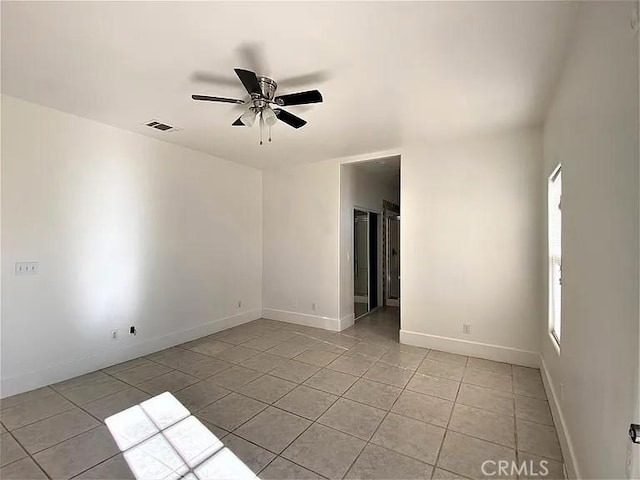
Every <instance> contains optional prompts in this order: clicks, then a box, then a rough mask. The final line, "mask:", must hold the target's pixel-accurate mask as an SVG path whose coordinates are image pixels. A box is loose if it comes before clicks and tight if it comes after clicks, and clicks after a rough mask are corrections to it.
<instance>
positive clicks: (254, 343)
mask: <svg viewBox="0 0 640 480" xmlns="http://www.w3.org/2000/svg"><path fill="white" fill-rule="evenodd" d="M280 343H282V340H280V339H278V338H273V337H258V338H254V339H253V340H249V341H248V342H246V343H243V344H242V346H243V347H246V348H253V349H254V350H260V351H261V352H264V351H265V350H269V349H270V348H273V347H275V346H276V345H279V344H280Z"/></svg>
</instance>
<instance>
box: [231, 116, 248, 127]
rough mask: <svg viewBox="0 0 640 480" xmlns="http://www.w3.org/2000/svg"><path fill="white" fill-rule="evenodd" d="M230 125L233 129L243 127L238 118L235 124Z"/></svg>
mask: <svg viewBox="0 0 640 480" xmlns="http://www.w3.org/2000/svg"><path fill="white" fill-rule="evenodd" d="M231 125H233V126H234V127H244V126H245V125H244V123H242V120H240V118H238V119H237V120H236V121H235V122H233V123H232V124H231Z"/></svg>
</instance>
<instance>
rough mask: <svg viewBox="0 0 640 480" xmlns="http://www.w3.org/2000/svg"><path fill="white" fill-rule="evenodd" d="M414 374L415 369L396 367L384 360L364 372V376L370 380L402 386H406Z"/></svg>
mask: <svg viewBox="0 0 640 480" xmlns="http://www.w3.org/2000/svg"><path fill="white" fill-rule="evenodd" d="M412 376H413V370H407V369H405V368H400V367H396V366H394V365H389V364H387V363H384V362H377V363H376V364H375V365H373V366H372V367H371V368H370V369H369V370H368V371H367V373H365V374H364V378H368V379H369V380H374V381H376V382H381V383H386V384H387V385H393V386H395V387H400V388H404V386H405V385H406V384H407V383H408V382H409V379H410V378H411V377H412Z"/></svg>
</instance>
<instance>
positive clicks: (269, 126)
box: [269, 125, 271, 142]
mask: <svg viewBox="0 0 640 480" xmlns="http://www.w3.org/2000/svg"><path fill="white" fill-rule="evenodd" d="M269 142H271V125H269Z"/></svg>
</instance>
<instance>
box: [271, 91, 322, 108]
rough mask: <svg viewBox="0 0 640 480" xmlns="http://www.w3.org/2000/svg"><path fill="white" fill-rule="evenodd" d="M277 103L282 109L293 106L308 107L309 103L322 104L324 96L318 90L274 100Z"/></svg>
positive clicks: (283, 96)
mask: <svg viewBox="0 0 640 480" xmlns="http://www.w3.org/2000/svg"><path fill="white" fill-rule="evenodd" d="M274 100H275V102H276V103H277V104H278V105H280V106H282V107H289V106H291V105H306V104H307V103H320V102H322V94H321V93H320V92H319V91H318V90H309V91H308V92H299V93H290V94H288V95H281V96H279V97H276V98H274Z"/></svg>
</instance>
